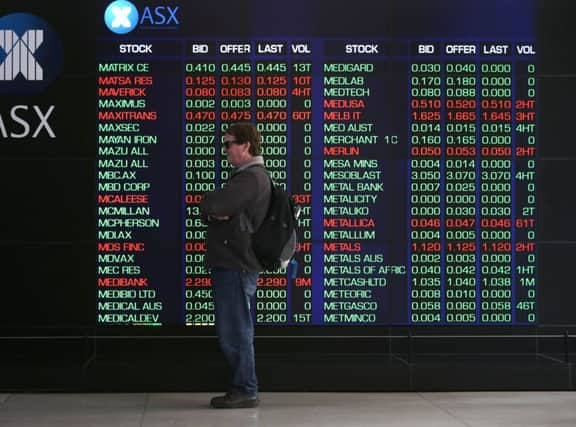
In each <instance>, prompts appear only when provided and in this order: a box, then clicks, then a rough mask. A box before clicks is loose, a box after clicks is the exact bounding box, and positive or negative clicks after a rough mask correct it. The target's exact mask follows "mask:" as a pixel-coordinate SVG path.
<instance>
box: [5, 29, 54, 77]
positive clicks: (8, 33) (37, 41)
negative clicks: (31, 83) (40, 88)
mask: <svg viewBox="0 0 576 427" xmlns="http://www.w3.org/2000/svg"><path fill="white" fill-rule="evenodd" d="M43 41H44V30H28V31H26V33H24V35H23V36H22V37H21V38H19V37H18V36H17V35H16V33H15V32H14V31H12V30H0V49H2V50H3V51H4V52H5V53H6V57H5V58H4V61H3V62H2V63H1V64H0V80H4V81H6V80H14V79H15V78H16V76H18V74H22V75H23V76H24V78H25V79H26V80H43V79H44V70H43V69H42V67H41V66H40V64H39V63H38V62H37V61H36V58H34V52H36V50H37V49H38V47H39V46H40V45H41V44H42V42H43Z"/></svg>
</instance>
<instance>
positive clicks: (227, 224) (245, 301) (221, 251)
mask: <svg viewBox="0 0 576 427" xmlns="http://www.w3.org/2000/svg"><path fill="white" fill-rule="evenodd" d="M224 149H225V151H226V156H227V158H228V161H229V162H230V164H231V165H232V166H233V167H234V169H233V170H232V172H231V173H230V177H229V179H228V182H227V183H226V185H225V186H224V187H223V188H220V189H217V190H215V191H211V192H208V193H206V194H205V195H204V198H203V199H202V202H201V203H200V212H201V214H202V217H203V219H204V220H205V221H206V223H207V224H208V231H207V234H206V256H205V261H206V266H207V267H208V268H209V269H210V277H211V280H212V292H213V296H214V309H215V314H216V332H217V334H218V340H219V343H220V348H221V349H222V352H223V353H224V356H225V357H226V360H227V361H228V364H229V365H230V367H231V370H232V381H231V384H230V386H229V389H228V392H227V393H226V394H225V395H224V396H218V397H215V398H213V399H212V400H211V401H210V405H211V406H212V407H214V408H254V407H256V406H258V404H259V403H260V401H259V399H258V382H257V379H256V369H255V363H254V325H253V322H252V316H251V313H250V299H251V297H252V296H253V295H254V293H255V291H256V281H257V279H258V273H259V272H260V271H262V266H261V265H260V263H259V262H258V260H257V259H256V256H255V255H254V251H253V250H252V243H251V242H252V240H251V239H252V238H251V233H252V232H253V231H254V230H256V229H258V227H260V225H261V224H262V222H263V220H264V217H265V215H266V211H267V209H268V204H269V200H270V190H271V182H270V178H269V177H268V174H267V172H266V169H265V168H264V159H263V158H262V156H260V134H259V132H258V130H257V129H256V127H255V126H254V125H253V124H251V123H237V124H234V125H232V126H230V127H229V128H228V130H227V131H226V133H225V135H224Z"/></svg>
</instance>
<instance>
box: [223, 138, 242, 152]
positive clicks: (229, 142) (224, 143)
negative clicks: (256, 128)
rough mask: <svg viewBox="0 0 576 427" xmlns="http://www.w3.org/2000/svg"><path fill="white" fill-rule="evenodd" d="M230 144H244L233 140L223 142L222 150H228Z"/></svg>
mask: <svg viewBox="0 0 576 427" xmlns="http://www.w3.org/2000/svg"><path fill="white" fill-rule="evenodd" d="M231 144H236V145H242V144H244V142H240V141H236V140H234V141H224V142H223V143H222V145H223V146H224V148H225V149H227V150H228V149H229V148H230V145H231Z"/></svg>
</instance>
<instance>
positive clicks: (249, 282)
mask: <svg viewBox="0 0 576 427" xmlns="http://www.w3.org/2000/svg"><path fill="white" fill-rule="evenodd" d="M210 276H211V278H212V290H213V296H214V310H215V314H216V333H217V334H218V341H219V343H220V348H221V349H222V352H223V353H224V356H225V357H226V360H227V361H228V364H229V365H230V367H231V368H232V381H231V384H230V388H229V389H228V392H232V393H234V392H236V393H243V394H247V395H250V396H252V397H256V396H257V395H258V380H257V379H256V366H255V363H254V324H253V322H252V315H251V312H250V300H251V297H252V296H253V295H254V293H255V292H256V281H257V280H258V273H249V272H243V271H237V270H226V269H223V268H212V269H211V272H210Z"/></svg>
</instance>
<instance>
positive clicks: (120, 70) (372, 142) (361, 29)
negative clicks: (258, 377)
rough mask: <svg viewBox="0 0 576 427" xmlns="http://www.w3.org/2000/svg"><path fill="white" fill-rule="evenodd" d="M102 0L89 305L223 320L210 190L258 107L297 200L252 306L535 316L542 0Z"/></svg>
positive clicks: (301, 315)
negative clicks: (537, 0) (202, 207)
mask: <svg viewBox="0 0 576 427" xmlns="http://www.w3.org/2000/svg"><path fill="white" fill-rule="evenodd" d="M215 3H218V4H213V5H210V4H206V3H205V2H198V3H194V2H189V1H180V2H177V1H173V2H171V1H165V2H160V1H158V2H150V1H146V2H144V1H137V0H133V1H132V2H126V1H118V2H101V4H100V5H99V7H98V13H97V16H96V23H95V25H96V34H97V38H96V63H95V68H96V81H95V86H96V89H95V92H96V94H97V95H96V100H95V102H96V106H97V111H96V137H95V141H94V143H95V144H96V146H97V162H96V164H97V167H96V182H95V185H96V200H95V211H96V224H97V229H96V231H95V232H96V246H97V247H96V254H95V256H96V258H97V263H96V268H97V272H96V278H95V281H94V283H95V288H96V292H97V301H96V303H97V313H96V315H97V324H98V325H100V326H106V325H186V326H190V327H195V328H196V327H202V326H207V325H212V324H213V323H214V314H213V303H212V297H211V286H210V278H209V273H208V271H207V270H206V269H205V267H204V266H203V258H204V250H205V244H204V239H205V232H206V227H205V225H204V224H202V222H201V220H200V217H199V212H198V204H199V201H200V199H201V197H202V194H203V193H205V192H206V191H210V190H214V189H215V188H218V187H220V186H221V185H225V182H226V179H227V177H228V174H229V171H230V166H229V165H228V164H227V161H226V156H225V155H224V152H223V150H222V136H223V132H224V131H225V129H226V127H227V126H228V125H229V124H231V123H234V122H240V121H248V122H253V123H255V124H256V126H257V127H258V129H259V130H260V132H261V134H262V142H263V156H264V158H265V163H266V167H267V168H268V170H269V171H270V173H271V176H272V178H273V179H274V181H275V182H276V183H278V184H281V185H283V186H285V188H286V189H287V190H288V191H289V192H290V193H291V194H292V196H293V198H294V200H295V202H297V203H298V204H300V205H302V206H303V210H302V215H301V216H300V219H299V247H298V249H299V251H298V253H297V256H296V265H293V266H291V267H289V268H288V269H287V270H280V271H277V272H273V273H266V274H262V275H261V276H260V278H259V281H258V289H257V292H256V295H255V300H254V304H253V306H254V316H255V322H256V324H257V325H293V326H297V325H302V326H304V325H315V326H320V325H322V326H342V325H362V326H369V325H534V324H536V323H537V322H538V318H537V294H538V287H537V283H536V256H537V251H536V200H535V199H536V159H537V147H538V144H537V85H536V76H537V69H536V67H537V62H536V55H537V50H536V35H535V22H534V21H535V5H534V2H533V1H515V2H498V1H484V2H462V1H445V2H439V3H437V2H426V1H415V0H409V1H404V2H397V1H393V2H388V1H382V0H380V1H374V2H357V3H358V5H357V7H358V9H357V10H355V11H352V10H349V8H350V7H355V6H353V5H344V4H343V3H342V4H340V3H337V2H332V3H328V2H315V1H311V2H286V3H281V4H280V3H279V4H271V3H269V2H268V3H267V2H256V1H255V2H251V3H250V2H247V3H245V4H244V5H234V4H232V3H231V2H230V3H229V4H227V3H226V2H224V3H226V4H221V3H220V2H215Z"/></svg>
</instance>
